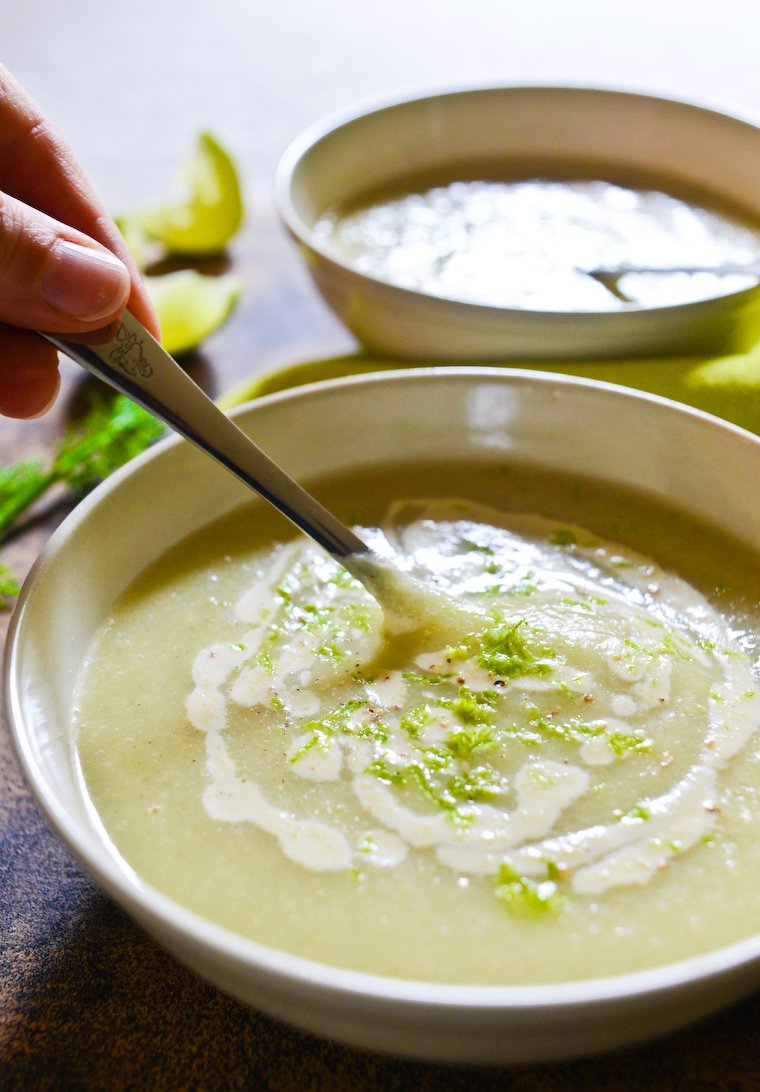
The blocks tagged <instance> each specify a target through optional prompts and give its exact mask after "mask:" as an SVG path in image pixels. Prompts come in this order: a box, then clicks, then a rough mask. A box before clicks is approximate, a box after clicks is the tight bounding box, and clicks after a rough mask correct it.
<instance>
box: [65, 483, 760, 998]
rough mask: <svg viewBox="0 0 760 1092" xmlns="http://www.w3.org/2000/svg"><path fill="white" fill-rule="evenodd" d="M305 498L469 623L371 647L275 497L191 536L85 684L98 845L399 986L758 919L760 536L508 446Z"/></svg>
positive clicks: (316, 954)
mask: <svg viewBox="0 0 760 1092" xmlns="http://www.w3.org/2000/svg"><path fill="white" fill-rule="evenodd" d="M402 490H403V492H404V493H405V494H407V495H408V496H409V497H410V498H411V499H408V500H402V501H393V500H392V498H393V497H394V496H395V495H398V494H399V493H400V492H401V491H402ZM317 491H318V492H320V493H321V497H322V499H323V500H326V501H327V502H328V503H330V504H332V506H333V507H334V508H335V509H336V511H338V512H339V514H341V515H342V516H343V517H344V518H345V519H350V520H351V521H352V522H357V523H359V525H360V526H361V528H362V534H363V535H364V536H365V537H366V539H367V540H369V542H370V543H371V545H372V546H374V548H375V549H376V550H377V551H378V552H380V553H383V554H386V555H387V556H389V557H394V558H395V559H396V560H397V562H398V563H399V564H402V565H403V566H404V567H405V568H407V569H408V570H409V571H410V572H411V573H413V574H415V575H417V576H419V577H421V578H423V579H425V580H426V581H429V582H432V584H433V585H434V586H435V587H437V588H439V589H440V590H441V591H442V592H445V593H446V594H447V595H450V596H451V597H452V599H454V600H455V601H456V602H457V603H458V604H459V605H461V604H463V603H468V604H470V605H471V606H472V610H473V619H474V624H473V627H472V632H469V633H462V632H461V630H460V628H459V627H457V628H456V632H455V633H454V631H452V633H453V639H452V641H451V643H450V644H446V643H445V642H444V643H443V644H442V643H441V637H440V632H441V628H440V619H439V620H438V625H437V626H436V627H434V628H433V629H432V630H431V635H432V636H430V637H428V638H426V637H425V636H424V635H423V636H422V637H421V636H420V634H413V635H407V636H404V635H396V636H394V637H392V638H386V637H385V635H384V632H383V625H382V614H381V612H380V609H379V608H378V606H377V604H376V603H375V602H374V601H373V600H372V599H371V598H370V597H369V596H368V594H367V593H366V592H365V591H364V589H363V588H362V587H361V586H360V585H358V584H357V583H356V582H355V581H354V580H353V579H352V578H351V577H349V576H348V575H347V574H346V573H345V571H344V570H342V569H340V568H338V567H337V566H336V565H335V564H334V563H333V562H332V561H331V560H329V559H328V558H326V557H325V556H324V555H323V554H322V553H321V552H320V551H318V550H317V549H316V548H315V547H313V546H312V545H311V544H309V543H307V542H306V541H305V540H302V539H298V540H294V539H293V538H292V534H291V532H290V530H289V529H288V527H287V526H286V525H284V524H283V522H282V521H280V519H279V517H277V516H275V515H273V514H270V513H269V512H267V511H266V510H265V509H264V508H263V507H262V506H261V505H257V504H253V505H251V506H250V507H247V508H246V509H245V510H243V511H239V512H237V513H234V514H232V515H231V516H229V517H227V518H225V519H224V520H222V521H221V522H219V523H217V524H215V525H213V526H211V527H209V528H206V529H204V530H203V531H202V532H200V533H198V534H196V535H194V536H192V538H190V539H189V540H187V541H186V542H185V543H182V544H181V545H180V546H178V547H176V548H175V549H173V550H172V551H171V552H170V553H168V554H167V555H166V556H165V557H164V558H162V559H161V560H160V561H159V562H158V563H157V564H156V565H154V566H153V567H152V568H151V569H150V570H149V571H147V572H146V573H145V574H144V575H143V577H142V578H140V579H139V580H138V582H137V583H136V584H135V585H134V587H133V588H131V589H130V590H129V591H128V592H127V593H126V594H125V595H124V596H123V598H122V599H121V600H120V601H119V602H118V603H117V604H116V606H115V607H114V610H113V612H112V614H111V615H110V616H109V617H108V618H107V619H106V620H105V621H104V623H103V626H102V628H101V630H100V632H99V633H98V635H97V637H96V639H95V641H94V643H93V645H92V648H91V650H90V653H89V655H88V657H87V660H86V662H85V664H84V665H83V668H82V673H81V678H80V680H79V685H78V694H77V703H76V709H75V725H74V727H75V733H76V736H75V738H76V745H77V749H78V755H79V760H80V763H81V769H82V773H83V777H84V781H85V784H86V788H87V791H88V793H89V795H90V797H91V800H92V802H93V804H94V806H95V808H96V810H97V812H98V814H99V816H100V818H101V820H102V823H103V825H104V828H105V830H106V831H107V833H108V837H109V838H110V839H111V841H112V843H113V846H114V848H115V851H116V852H118V853H119V854H120V855H121V856H122V857H123V858H124V859H125V860H126V861H127V862H128V863H129V864H130V865H131V866H132V867H133V868H134V869H136V870H137V871H138V872H139V873H140V875H141V876H143V877H144V878H145V879H146V880H148V881H149V882H150V883H152V884H154V885H155V886H156V887H158V888H160V889H161V890H162V891H164V892H166V893H167V894H169V895H170V896H172V897H173V898H175V899H176V900H177V901H179V902H181V903H183V904H185V905H186V906H188V907H190V908H191V909H193V910H195V911H197V912H198V913H200V914H202V915H204V916H206V917H208V918H210V919H212V920H214V921H216V922H218V923H220V924H221V925H224V926H226V927H228V928H230V929H232V930H235V931H238V932H240V933H243V934H245V935H247V936H250V937H252V938H254V939H256V940H259V941H262V942H263V943H266V944H271V945H273V946H276V947H278V948H282V949H285V950H287V951H291V952H293V953H296V954H298V955H302V956H306V957H308V958H312V959H316V960H319V961H323V962H328V963H333V964H336V965H339V966H344V967H349V968H353V969H356V970H362V971H369V972H375V973H380V974H385V975H391V976H399V977H404V978H412V979H421V980H430V981H448V982H458V983H489V984H508V983H537V982H547V981H560V980H568V979H577V978H583V977H589V976H596V975H604V974H612V973H617V972H623V971H628V970H633V969H640V968H644V967H647V966H651V965H655V964H659V963H663V962H669V961H671V960H675V959H679V958H683V957H686V956H689V955H693V954H696V953H699V952H702V951H705V950H709V949H711V948H714V947H716V946H719V945H721V944H725V943H728V942H730V941H732V940H735V939H737V938H740V937H742V936H746V935H749V934H751V933H753V932H754V931H756V928H757V921H758V913H759V912H760V854H758V853H757V850H756V846H757V841H758V837H759V836H760V800H759V799H758V796H759V795H760V776H758V775H759V774H760V771H759V770H758V755H757V737H756V736H755V734H754V733H755V731H756V728H757V726H758V723H760V692H759V691H758V685H757V668H758V645H759V644H760V641H759V639H758V632H759V631H760V625H759V624H758V618H757V610H756V605H757V603H758V587H757V570H758V566H757V557H756V555H754V554H750V553H748V552H745V551H744V550H743V549H742V548H741V547H739V546H738V545H737V544H734V543H729V542H726V541H724V540H722V539H721V538H720V537H719V536H718V535H717V534H716V533H715V532H713V531H711V530H710V529H709V528H706V527H702V526H696V525H694V524H692V523H690V522H689V521H687V520H686V519H685V518H683V517H681V516H678V515H677V514H675V513H673V512H668V511H664V510H660V509H658V508H657V507H656V506H654V505H652V504H651V503H649V502H648V501H644V500H643V499H641V498H638V497H634V496H632V495H628V494H620V493H614V492H610V491H608V490H607V489H603V488H602V487H600V486H598V485H595V484H593V483H591V482H586V481H575V480H569V479H563V478H559V477H548V476H544V475H541V474H538V473H536V472H535V471H529V470H527V469H520V468H517V467H510V468H506V467H503V466H498V467H497V466H485V465H471V466H444V467H441V466H435V467H430V468H428V469H425V468H410V467H404V468H395V469H394V468H385V469H384V471H383V473H382V475H379V476H378V477H376V478H375V477H372V476H370V475H361V476H356V477H354V478H352V479H346V480H343V481H337V482H332V483H322V484H321V485H318V487H317ZM465 497H467V498H469V497H478V501H477V503H475V502H473V501H471V500H469V499H467V500H465V499H461V498H465ZM417 498H422V499H417ZM526 512H528V513H529V514H525V513H526ZM623 543H625V545H623ZM644 546H646V553H644V552H642V548H643V547H644ZM676 571H677V572H678V575H676ZM726 573H728V574H730V578H731V588H728V587H727V586H726V577H725V574H726ZM431 642H432V643H431Z"/></svg>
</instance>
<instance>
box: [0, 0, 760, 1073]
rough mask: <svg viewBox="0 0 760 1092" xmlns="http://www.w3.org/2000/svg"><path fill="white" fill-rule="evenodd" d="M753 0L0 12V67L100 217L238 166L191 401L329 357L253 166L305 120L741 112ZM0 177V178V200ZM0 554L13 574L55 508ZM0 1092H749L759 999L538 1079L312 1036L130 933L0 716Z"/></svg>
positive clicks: (8, 447) (331, 342) (42, 444)
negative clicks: (495, 96)
mask: <svg viewBox="0 0 760 1092" xmlns="http://www.w3.org/2000/svg"><path fill="white" fill-rule="evenodd" d="M758 42H760V7H758V5H756V4H752V5H751V4H749V3H745V2H743V0H724V2H723V3H722V4H721V5H720V6H719V7H718V6H711V7H710V9H709V10H708V8H707V6H704V10H703V8H702V6H701V5H699V4H694V3H693V0H692V2H689V3H687V2H685V0H673V2H671V3H669V4H662V3H661V2H656V0H637V3H636V4H635V5H632V6H631V7H630V9H626V10H623V6H622V5H617V4H609V3H608V2H607V0H575V2H574V3H573V4H567V3H566V2H565V0H542V2H541V3H539V4H534V5H522V4H520V5H518V4H517V3H512V2H510V0H468V2H467V3H466V4H463V3H461V2H459V0H416V2H415V0H385V2H384V3H382V4H379V3H376V2H374V0H369V2H367V3H364V4H360V3H356V2H355V0H354V2H351V0H322V2H321V3H319V4H316V3H310V2H309V0H279V3H278V4H277V5H272V4H270V5H265V4H263V3H260V0H215V3H213V4H209V3H208V0H183V2H180V0H164V2H159V3H156V2H155V0H132V2H131V3H128V4H124V5H120V6H118V7H117V6H116V5H114V4H111V3H109V2H108V0H70V2H69V3H67V4H60V3H56V2H55V0H25V3H24V4H23V5H19V4H14V3H11V2H10V0H5V4H4V5H2V7H0V44H1V45H2V49H3V59H4V61H5V62H6V63H7V64H8V66H9V67H10V68H11V69H12V70H13V71H15V73H16V74H17V75H18V76H19V77H20V78H21V79H22V81H23V82H25V83H26V85H27V86H28V87H29V89H30V90H31V91H32V93H33V94H34V95H35V96H36V97H37V98H38V100H39V101H40V102H41V103H42V105H43V106H44V108H45V109H46V111H47V112H48V113H49V114H51V115H52V116H53V117H54V118H55V119H56V120H57V122H58V124H59V127H60V128H61V129H62V130H63V131H64V133H65V134H66V135H67V137H68V139H69V141H70V143H72V145H74V147H75V148H76V149H77V151H78V154H79V155H80V158H81V159H82V161H83V162H84V164H85V166H86V168H87V170H88V172H89V173H90V175H91V177H92V178H93V180H94V181H95V183H96V185H97V186H98V187H99V188H100V190H101V191H102V193H103V194H104V196H105V198H106V200H107V201H108V202H109V204H110V206H111V207H112V208H113V209H114V211H119V210H123V209H128V208H133V207H138V206H140V205H145V204H146V203H152V202H154V201H155V200H156V199H157V198H161V197H163V196H165V195H166V194H167V191H168V189H169V186H170V181H171V174H172V170H173V168H174V165H175V164H177V163H178V162H179V161H180V160H181V159H182V157H183V155H184V154H185V152H186V150H187V148H188V147H189V145H190V144H191V143H192V140H193V138H194V134H195V132H196V131H197V130H199V129H200V128H202V127H211V128H212V129H214V130H215V131H216V132H217V133H218V134H219V135H220V136H221V137H222V139H224V140H225V142H226V143H227V144H228V145H229V146H230V147H231V149H232V150H233V151H234V153H235V154H236V156H237V158H238V160H239V162H240V165H241V169H242V172H243V176H244V180H245V187H246V195H247V200H248V208H249V219H248V222H247V225H246V228H245V230H244V232H243V233H242V235H241V236H240V238H239V240H238V241H237V242H236V244H235V246H234V248H233V251H232V261H233V264H234V266H235V268H236V269H237V271H238V272H239V274H240V276H241V277H242V279H243V282H244V285H245V291H244V296H243V299H242V302H241V304H240V306H239V308H238V311H237V312H236V314H235V315H234V317H233V318H232V320H231V321H230V322H229V324H228V325H227V326H226V327H225V328H224V329H223V330H222V331H220V332H219V333H218V334H217V335H215V336H214V337H213V338H211V339H210V340H209V342H208V343H207V344H206V346H205V348H204V351H203V353H202V354H200V355H199V356H198V357H197V358H196V359H194V360H193V361H191V363H190V369H191V371H192V372H193V374H194V375H195V377H196V378H197V379H198V380H199V381H200V382H201V383H202V384H203V385H204V386H205V387H206V388H207V389H208V390H209V391H210V392H211V393H213V394H218V393H220V391H222V390H223V389H225V388H227V387H230V386H231V385H234V384H235V383H237V382H238V381H240V380H242V379H243V378H244V377H246V376H249V375H251V374H254V373H256V372H264V371H267V370H268V369H272V368H275V367H277V366H280V365H287V364H291V363H295V362H297V361H299V360H306V359H310V358H316V357H319V356H327V355H332V354H335V353H341V352H346V351H351V349H352V348H353V342H352V339H351V338H350V336H349V335H348V334H347V333H346V332H345V331H344V330H343V329H342V328H341V327H340V326H339V324H338V323H337V322H336V321H335V320H334V319H333V318H332V317H331V316H330V315H329V314H328V313H327V311H326V310H325V308H324V307H323V305H322V304H321V302H320V301H319V300H318V298H317V297H316V295H315V293H314V291H313V290H312V288H311V287H310V285H309V283H308V280H307V277H306V274H305V273H304V271H303V269H302V267H301V265H300V261H299V259H298V258H297V256H296V254H295V252H294V250H293V248H292V247H291V245H290V243H289V241H288V240H287V239H286V237H285V234H284V232H283V231H282V229H281V227H280V226H279V224H278V222H277V218H276V214H275V211H274V206H273V201H272V194H271V182H272V174H273V171H274V166H275V163H276V160H277V158H278V156H279V154H280V153H281V152H282V150H283V149H284V147H285V146H286V144H287V143H288V141H289V140H290V139H291V138H292V137H293V136H295V135H296V133H297V132H298V131H299V130H300V129H301V128H302V127H303V126H305V125H306V124H308V123H309V122H311V121H313V120H315V119H316V118H317V117H319V116H320V115H322V114H324V113H326V112H328V111H331V110H334V109H338V108H342V107H346V106H350V105H352V104H353V103H354V102H355V101H356V100H358V99H362V98H366V97H367V96H381V95H383V94H386V93H390V92H397V91H400V90H401V89H406V88H409V87H419V86H421V85H430V84H432V83H436V84H441V83H449V82H459V83H461V82H468V81H470V82H472V81H478V80H484V81H494V82H495V81H504V82H563V81H567V82H574V83H583V82H596V83H602V84H615V85H619V86H626V87H633V88H638V89H643V90H654V91H660V92H663V93H670V94H675V95H679V96H682V97H688V98H697V99H700V100H706V101H711V102H717V103H718V104H721V103H727V104H728V105H729V106H732V107H734V108H735V109H737V110H738V111H740V112H745V113H754V114H760V82H758V81H757V57H756V51H757V48H758ZM1 185H2V180H0V188H1ZM79 382H80V378H79V376H78V375H77V373H76V370H75V369H74V368H73V367H65V368H64V390H63V395H62V397H61V399H60V400H59V403H58V405H57V407H56V408H55V410H54V411H53V412H51V413H50V414H49V415H48V416H47V417H45V418H43V419H41V420H38V421H34V422H28V423H18V422H11V421H0V456H1V457H2V458H3V459H4V460H5V461H9V460H15V459H17V458H20V457H22V456H24V455H34V454H44V452H45V451H46V450H47V449H48V447H49V446H50V444H51V442H52V441H53V440H54V438H55V437H56V436H57V435H59V434H60V431H61V429H62V427H63V425H64V423H65V419H66V416H67V414H68V412H69V410H70V406H71V402H72V399H73V397H74V396H75V394H76V390H77V385H78V383H79ZM63 514H64V513H63V511H62V510H61V509H60V508H58V509H55V510H52V511H50V512H44V513H42V515H41V517H40V519H39V520H37V521H35V522H34V523H33V524H31V525H30V526H29V527H28V528H27V529H26V530H25V532H24V533H23V534H22V535H20V536H19V537H17V538H15V539H14V540H13V541H12V542H10V543H9V544H7V545H6V546H5V547H4V549H3V558H4V560H5V561H6V562H8V563H10V564H11V565H12V566H13V568H14V569H15V571H16V573H17V574H18V575H19V576H23V575H24V574H25V572H26V571H27V570H28V568H29V566H30V565H31V564H32V562H33V560H34V558H35V556H36V555H37V553H38V551H39V550H40V548H41V547H42V545H43V543H44V541H45V539H46V538H47V536H48V535H49V534H50V532H51V531H52V529H53V528H54V526H55V525H56V524H57V522H58V521H59V520H60V518H61V517H62V515H63ZM0 884H1V893H0V915H1V919H2V941H1V948H0V1086H2V1087H3V1088H9V1089H20V1090H24V1092H26V1090H30V1092H31V1090H35V1089H114V1090H119V1089H143V1088H145V1089H153V1090H162V1089H184V1088H188V1089H196V1088H197V1089H217V1088H218V1089H227V1088H229V1089H236V1088H241V1089H242V1088H251V1089H283V1090H284V1089H290V1088H293V1089H296V1088H297V1089H302V1090H304V1092H308V1090H310V1089H322V1088H325V1089H327V1088H330V1089H335V1090H336V1092H340V1090H343V1089H346V1090H348V1089H356V1088H361V1089H364V1088H367V1089H374V1088H383V1089H388V1090H392V1089H406V1088H412V1087H414V1088H419V1089H447V1090H448V1089H452V1090H456V1089H460V1088H461V1089H465V1088H466V1089H490V1088H509V1089H515V1090H541V1092H544V1090H546V1092H549V1090H551V1092H554V1090H557V1092H559V1090H568V1089H570V1090H575V1089H578V1090H580V1089H584V1090H586V1089H588V1090H595V1089H600V1090H601V1089H605V1090H606V1089H631V1090H637V1089H652V1088H657V1089H690V1090H691V1089H717V1090H725V1092H728V1090H732V1092H738V1090H743V1089H747V1090H749V1089H755V1088H760V1038H759V1033H758V1027H760V997H758V996H754V997H752V998H750V999H748V1000H746V1001H744V1002H743V1003H741V1004H739V1005H737V1006H735V1007H734V1008H733V1009H731V1010H729V1011H727V1012H724V1013H723V1014H721V1015H719V1016H717V1017H715V1018H713V1019H711V1020H709V1021H707V1022H705V1023H703V1024H701V1025H699V1026H698V1027H695V1028H692V1029H688V1030H685V1031H683V1032H681V1033H679V1034H676V1035H673V1036H670V1037H668V1038H667V1039H664V1040H661V1041H655V1042H652V1043H651V1044H649V1045H646V1046H643V1047H641V1048H639V1049H636V1050H631V1051H626V1052H623V1053H619V1054H615V1055H610V1056H606V1057H602V1058H597V1059H591V1060H583V1061H578V1062H574V1063H571V1064H565V1065H559V1066H555V1067H546V1068H544V1067H520V1068H516V1069H481V1070H475V1069H464V1068H461V1069H460V1068H450V1067H443V1066H432V1065H424V1064H417V1063H411V1062H405V1061H399V1060H395V1059H387V1058H378V1057H375V1056H372V1055H369V1054H364V1053H361V1052H358V1051H354V1050H349V1049H346V1048H344V1047H341V1046H338V1045H335V1044H332V1043H327V1042H322V1041H319V1040H316V1039H314V1038H312V1037H310V1036H307V1035H304V1034H301V1033H300V1032H298V1031H296V1030H293V1029H291V1028H289V1027H287V1026H285V1025H283V1024H280V1023H277V1022H275V1021H273V1020H270V1019H269V1018H267V1017H265V1016H263V1015H261V1014H259V1013H257V1012H255V1011H252V1010H249V1009H247V1008H244V1007H242V1006H241V1005H239V1004H237V1003H236V1002H235V1001H233V1000H231V999H229V998H227V997H226V996H224V995H223V994H221V993H219V992H218V991H217V990H215V989H213V988H212V987H210V986H208V985H206V984H205V983H203V982H200V981H198V980H197V979H196V978H194V977H193V976H192V975H190V974H189V973H188V972H187V971H185V970H184V969H183V968H182V967H180V966H179V965H178V964H177V963H175V962H174V960H173V959H171V958H170V957H169V956H167V955H165V954H164V953H163V952H162V951H161V950H160V949H158V948H157V947H156V946H155V945H154V944H153V943H152V942H151V941H150V940H149V939H147V938H146V937H145V936H144V935H143V934H142V933H141V932H140V931H139V930H138V929H137V928H136V927H135V926H134V925H133V924H132V923H131V921H130V920H129V919H127V918H126V917H125V916H124V915H123V914H122V913H121V912H120V911H119V910H118V909H117V908H116V907H115V906H114V905H113V904H112V903H111V902H110V901H109V900H108V899H107V898H106V897H105V896H104V895H102V894H101V893H100V892H99V891H98V890H97V888H95V887H94V886H93V884H92V883H91V882H90V880H89V879H88V878H87V877H86V876H85V875H84V874H83V873H82V871H81V870H80V868H79V867H78V866H77V865H76V864H75V863H74V862H73V861H72V859H71V857H70V856H69V854H68V852H67V851H66V850H65V849H64V848H63V847H62V846H61V844H60V843H59V842H58V840H57V839H56V837H55V836H54V835H53V834H52V833H51V831H50V830H49V828H48V826H47V824H46V822H45V821H44V820H43V819H42V817H41V816H40V814H39V812H38V810H37V807H36V805H35V803H34V801H33V800H32V798H31V796H30V794H29V792H28V790H27V789H26V787H25V785H24V783H23V780H22V778H21V774H20V771H19V768H18V764H17V761H16V758H15V755H14V753H13V751H12V748H11V745H10V741H9V738H8V733H7V729H6V727H5V725H4V724H2V725H0Z"/></svg>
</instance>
